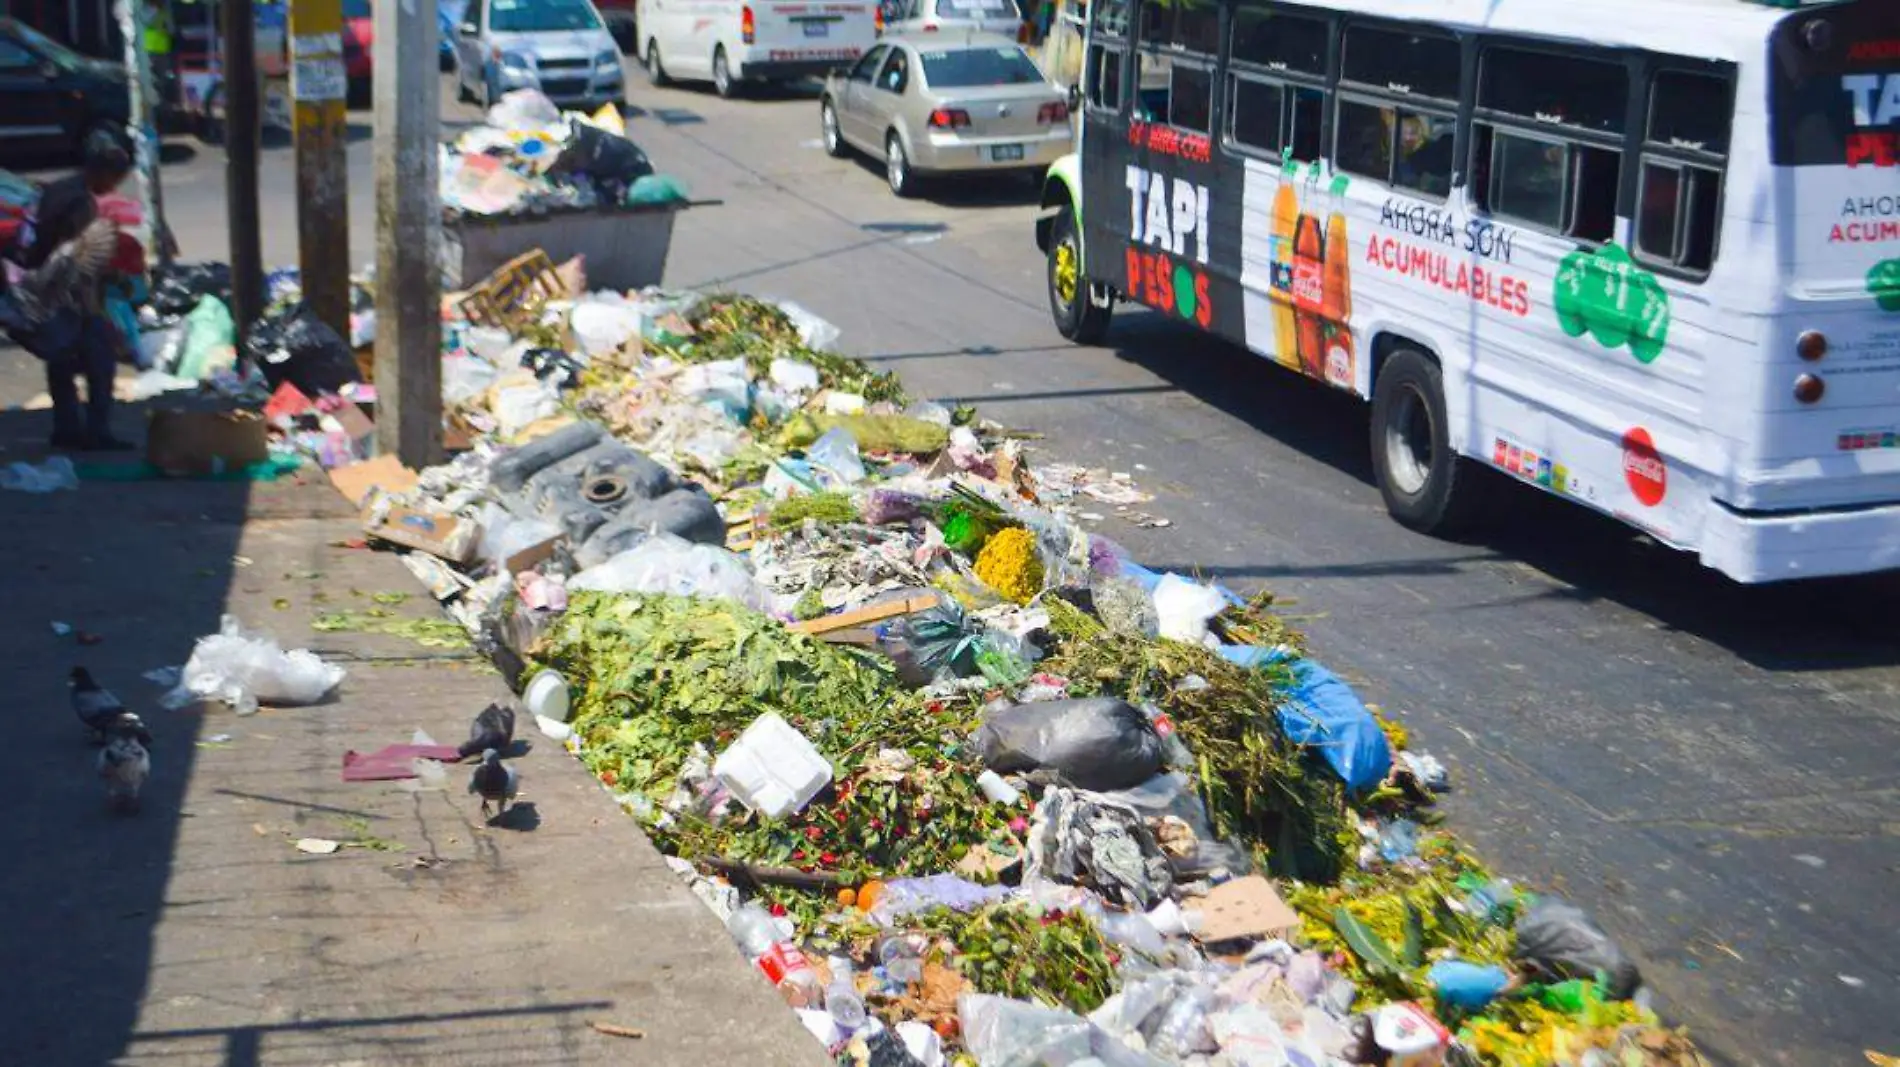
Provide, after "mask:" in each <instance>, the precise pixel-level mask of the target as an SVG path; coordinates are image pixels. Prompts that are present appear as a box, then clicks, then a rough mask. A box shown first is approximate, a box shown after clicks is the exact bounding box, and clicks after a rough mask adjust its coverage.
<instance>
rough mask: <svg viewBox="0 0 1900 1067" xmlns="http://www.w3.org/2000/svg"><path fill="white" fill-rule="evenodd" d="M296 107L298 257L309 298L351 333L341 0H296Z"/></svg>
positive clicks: (336, 326)
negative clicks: (344, 153)
mask: <svg viewBox="0 0 1900 1067" xmlns="http://www.w3.org/2000/svg"><path fill="white" fill-rule="evenodd" d="M290 60H291V62H290V92H291V98H292V101H293V107H294V108H295V111H296V119H295V125H296V136H297V263H298V268H299V270H298V274H299V277H300V280H301V282H302V284H303V299H304V304H305V305H306V306H308V307H309V308H310V310H311V312H313V313H314V314H315V315H316V316H317V318H319V319H321V320H323V322H324V323H326V324H328V325H329V327H330V328H331V329H333V330H335V331H336V332H337V333H338V334H339V335H340V336H343V337H348V336H349V335H350V214H349V179H348V177H347V176H346V174H345V168H344V162H345V161H344V156H343V152H344V112H343V98H344V95H345V93H346V91H347V89H348V84H347V78H346V77H345V76H344V70H343V3H342V0H291V3H290Z"/></svg>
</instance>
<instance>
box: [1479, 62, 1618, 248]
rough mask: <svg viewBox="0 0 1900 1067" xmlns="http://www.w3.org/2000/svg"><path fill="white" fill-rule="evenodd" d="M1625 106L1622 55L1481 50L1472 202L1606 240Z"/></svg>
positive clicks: (1612, 221)
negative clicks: (1601, 56) (1594, 55)
mask: <svg viewBox="0 0 1900 1067" xmlns="http://www.w3.org/2000/svg"><path fill="white" fill-rule="evenodd" d="M1628 106H1629V76H1628V70H1627V68H1626V67H1625V66H1624V65H1623V63H1622V61H1621V60H1620V59H1616V58H1611V57H1608V56H1607V55H1606V56H1605V57H1604V58H1601V59H1599V58H1594V57H1584V56H1577V55H1571V54H1564V53H1556V52H1539V51H1533V50H1530V49H1524V48H1515V47H1509V46H1502V45H1491V46H1487V47H1486V48H1485V50H1484V53H1483V55H1482V56H1481V57H1480V58H1479V65H1478V98H1477V118H1476V120H1475V121H1474V122H1473V124H1472V133H1473V138H1472V141H1473V152H1472V155H1473V166H1472V173H1473V176H1474V178H1475V179H1477V180H1475V181H1474V182H1473V183H1472V196H1473V198H1474V199H1475V200H1476V201H1477V203H1478V206H1479V207H1481V208H1483V209H1484V210H1485V211H1486V212H1488V213H1490V214H1494V215H1498V216H1502V217H1505V218H1509V219H1512V220H1514V221H1517V222H1521V223H1524V224H1525V225H1528V226H1534V227H1537V228H1539V229H1542V230H1545V231H1548V232H1550V233H1556V234H1561V235H1563V236H1565V237H1572V238H1575V239H1577V240H1579V241H1588V242H1594V243H1598V244H1601V243H1603V242H1606V241H1609V240H1610V239H1612V238H1613V237H1615V236H1616V204H1617V195H1618V193H1619V192H1620V190H1621V188H1622V175H1623V132H1624V126H1625V118H1626V115H1627V113H1628Z"/></svg>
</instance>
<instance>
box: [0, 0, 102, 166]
mask: <svg viewBox="0 0 1900 1067" xmlns="http://www.w3.org/2000/svg"><path fill="white" fill-rule="evenodd" d="M131 101H132V98H131V87H130V85H129V79H128V78H127V77H126V74H125V68H124V67H123V66H121V65H119V64H116V63H107V62H105V61H104V60H99V59H89V58H87V57H85V56H82V55H80V54H79V53H77V52H75V51H73V50H72V49H70V48H67V47H66V46H65V45H63V44H60V43H59V42H58V41H55V40H53V39H51V38H49V37H47V36H46V35H45V34H42V33H40V32H39V31H38V30H35V29H33V28H32V27H31V26H28V25H26V24H25V23H23V22H20V21H19V20H17V19H12V18H4V17H0V166H3V165H5V164H6V163H8V162H9V161H10V160H9V159H8V158H7V157H8V156H9V155H10V154H11V153H12V151H13V150H14V149H17V148H29V147H30V148H38V149H42V150H57V149H62V148H63V149H71V150H72V151H74V152H77V151H79V149H80V148H81V146H83V145H84V144H85V141H86V137H87V135H88V134H90V133H91V132H92V131H93V130H94V129H98V128H101V127H107V128H110V129H111V130H112V131H113V133H114V134H115V135H116V136H119V137H121V138H123V137H124V136H125V124H126V122H127V121H128V120H129V118H130V116H131V114H132V102H131Z"/></svg>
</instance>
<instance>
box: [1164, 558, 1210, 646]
mask: <svg viewBox="0 0 1900 1067" xmlns="http://www.w3.org/2000/svg"><path fill="white" fill-rule="evenodd" d="M1154 604H1155V621H1156V623H1157V626H1158V629H1159V632H1160V635H1161V636H1162V637H1168V638H1173V639H1174V640H1176V641H1189V642H1193V643H1195V644H1199V643H1200V642H1201V641H1202V640H1204V639H1205V638H1206V637H1207V623H1208V620H1210V619H1212V618H1213V617H1214V616H1216V615H1219V614H1220V613H1221V611H1222V610H1223V609H1224V608H1226V607H1227V598H1226V597H1224V596H1222V595H1221V592H1220V590H1218V589H1216V588H1214V587H1213V586H1211V585H1201V584H1200V583H1199V582H1190V581H1188V580H1187V579H1186V578H1183V577H1181V576H1180V575H1178V574H1167V575H1163V576H1162V578H1161V582H1160V584H1159V585H1157V586H1155V591H1154Z"/></svg>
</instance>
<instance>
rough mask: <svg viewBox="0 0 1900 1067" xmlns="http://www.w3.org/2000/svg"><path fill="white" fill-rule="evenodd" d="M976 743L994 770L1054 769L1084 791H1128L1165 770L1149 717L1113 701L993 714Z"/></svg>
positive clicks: (1065, 702)
mask: <svg viewBox="0 0 1900 1067" xmlns="http://www.w3.org/2000/svg"><path fill="white" fill-rule="evenodd" d="M976 743H977V747H978V749H979V750H980V751H981V753H982V758H983V763H984V765H985V766H987V767H988V768H990V769H991V770H993V771H997V772H998V773H1001V774H1010V773H1014V772H1019V771H1020V772H1029V771H1036V770H1042V769H1048V770H1051V771H1054V772H1056V774H1058V775H1059V776H1060V777H1061V778H1062V780H1063V781H1065V782H1067V783H1068V784H1070V785H1074V786H1078V787H1080V788H1083V789H1091V790H1098V791H1100V790H1111V789H1125V788H1128V787H1130V786H1135V785H1140V784H1141V783H1143V782H1145V781H1147V780H1148V779H1149V778H1152V777H1153V776H1154V774H1155V772H1156V771H1158V770H1160V769H1161V738H1160V737H1159V736H1158V735H1156V733H1155V731H1154V726H1153V725H1152V724H1150V723H1149V722H1148V716H1147V715H1145V714H1143V713H1142V711H1141V709H1139V708H1136V707H1134V706H1132V705H1130V704H1127V703H1125V702H1123V701H1120V700H1116V699H1114V698H1112V697H1090V698H1087V699H1083V700H1052V701H1044V702H1040V703H1035V704H1018V705H1016V706H1014V707H1010V708H1004V709H1001V710H998V711H993V712H991V713H989V714H988V715H986V716H984V721H983V726H982V727H981V728H980V729H979V730H978V731H977V735H976Z"/></svg>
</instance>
